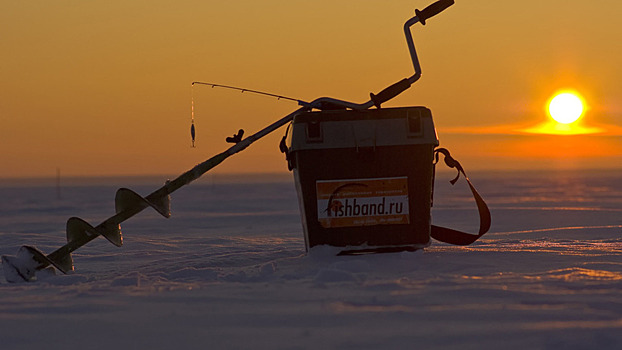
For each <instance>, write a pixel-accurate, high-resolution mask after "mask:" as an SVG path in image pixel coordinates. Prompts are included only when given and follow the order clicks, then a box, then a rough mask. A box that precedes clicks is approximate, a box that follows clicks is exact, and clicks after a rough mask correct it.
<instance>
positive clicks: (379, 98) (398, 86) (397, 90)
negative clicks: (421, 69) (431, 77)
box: [369, 78, 411, 108]
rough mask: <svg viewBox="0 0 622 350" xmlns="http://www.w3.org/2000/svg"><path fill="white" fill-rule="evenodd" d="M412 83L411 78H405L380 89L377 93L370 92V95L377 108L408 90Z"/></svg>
mask: <svg viewBox="0 0 622 350" xmlns="http://www.w3.org/2000/svg"><path fill="white" fill-rule="evenodd" d="M410 85H411V83H410V80H409V79H408V78H405V79H402V80H400V81H398V82H397V83H395V84H393V85H391V86H389V87H387V88H385V89H384V90H382V91H380V92H379V93H378V94H377V95H375V94H373V93H371V94H369V97H370V98H371V100H372V102H373V103H374V106H376V108H380V105H381V104H383V103H385V102H387V101H388V100H390V99H392V98H393V97H395V96H397V95H399V94H401V93H402V92H404V91H406V90H407V89H408V88H409V87H410Z"/></svg>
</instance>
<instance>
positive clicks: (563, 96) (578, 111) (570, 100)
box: [549, 92, 584, 124]
mask: <svg viewBox="0 0 622 350" xmlns="http://www.w3.org/2000/svg"><path fill="white" fill-rule="evenodd" d="M583 110H584V107H583V99H582V98H581V97H580V96H579V95H578V94H577V93H574V92H562V93H558V94H557V95H555V97H553V98H552V99H551V102H549V114H550V115H551V118H553V119H554V120H555V121H556V122H558V123H561V124H572V123H574V122H576V121H577V120H578V119H579V118H581V115H582V114H583Z"/></svg>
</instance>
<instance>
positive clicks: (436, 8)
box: [415, 0, 454, 25]
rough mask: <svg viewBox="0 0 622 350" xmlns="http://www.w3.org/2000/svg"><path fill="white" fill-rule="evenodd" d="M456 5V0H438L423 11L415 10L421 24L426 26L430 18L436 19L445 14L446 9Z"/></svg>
mask: <svg viewBox="0 0 622 350" xmlns="http://www.w3.org/2000/svg"><path fill="white" fill-rule="evenodd" d="M453 4H454V0H438V1H437V2H435V3H433V4H432V5H430V6H428V7H426V8H424V9H423V10H421V11H419V10H415V15H416V16H417V17H418V18H419V22H421V24H423V25H425V21H426V20H427V19H428V18H431V17H434V16H436V15H438V14H439V13H441V12H443V11H444V10H445V9H446V8H448V7H449V6H451V5H453Z"/></svg>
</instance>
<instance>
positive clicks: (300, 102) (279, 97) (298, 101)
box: [192, 81, 309, 106]
mask: <svg viewBox="0 0 622 350" xmlns="http://www.w3.org/2000/svg"><path fill="white" fill-rule="evenodd" d="M194 84H197V85H207V86H211V87H212V88H215V87H218V88H224V89H231V90H237V91H240V92H242V93H245V92H250V93H253V94H258V95H264V96H270V97H276V98H277V100H288V101H294V102H296V103H298V105H299V106H307V105H308V104H309V103H308V102H305V101H303V100H299V99H297V98H292V97H287V96H283V95H277V94H273V93H269V92H264V91H259V90H252V89H245V88H241V87H235V86H229V85H222V84H214V83H205V82H202V81H193V82H192V85H193V86H194Z"/></svg>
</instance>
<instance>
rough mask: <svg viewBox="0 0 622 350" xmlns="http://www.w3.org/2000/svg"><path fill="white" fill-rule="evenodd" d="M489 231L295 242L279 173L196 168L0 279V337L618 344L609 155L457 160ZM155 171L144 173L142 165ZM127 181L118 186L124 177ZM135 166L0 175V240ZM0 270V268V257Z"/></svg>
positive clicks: (444, 196) (293, 207)
mask: <svg viewBox="0 0 622 350" xmlns="http://www.w3.org/2000/svg"><path fill="white" fill-rule="evenodd" d="M453 175H454V174H453V173H452V174H440V175H439V177H438V178H437V181H436V192H435V207H434V210H433V215H434V220H433V221H434V222H435V223H436V224H439V225H445V226H449V227H453V228H458V229H465V230H471V231H475V230H476V229H477V224H478V223H477V213H476V209H475V205H474V203H473V202H472V199H471V198H470V193H469V191H468V187H467V186H466V184H465V183H464V181H463V180H461V181H460V182H458V184H457V185H456V186H455V187H453V188H452V187H451V186H450V185H449V184H448V180H449V179H451V178H452V177H453ZM471 179H472V180H473V182H474V184H475V185H476V186H477V187H478V189H479V190H480V192H481V194H482V195H483V196H484V198H485V199H486V200H487V202H488V204H489V205H490V208H491V211H492V218H493V225H492V229H491V233H489V234H487V235H486V236H484V238H483V239H481V240H480V241H478V242H476V243H475V244H473V245H472V246H469V247H454V246H449V245H445V244H440V243H437V242H434V243H433V244H432V246H431V247H429V248H426V249H425V250H424V251H418V252H413V253H407V252H405V253H394V254H377V255H366V256H346V257H337V256H334V253H335V251H334V249H331V248H326V247H320V248H317V249H313V250H312V252H311V254H305V248H304V239H303V235H302V227H301V223H300V216H299V212H298V207H297V199H296V193H295V188H294V185H293V182H292V180H291V179H290V178H289V177H285V178H283V177H281V176H276V177H273V178H269V181H265V178H263V180H262V181H252V180H249V179H247V180H246V181H228V179H227V178H226V177H220V178H218V177H215V176H209V177H207V178H206V179H202V180H200V181H199V182H198V183H195V184H192V185H190V186H189V187H186V188H183V189H181V190H179V191H178V192H176V193H175V194H173V196H172V211H173V217H172V218H171V219H168V220H166V219H163V218H162V217H161V216H159V214H157V213H156V212H154V211H145V212H143V213H141V214H139V215H138V216H137V217H135V218H133V219H130V220H129V221H127V222H126V223H124V224H123V225H122V227H123V233H124V246H123V247H121V248H117V247H114V246H113V245H111V244H110V243H109V242H108V241H106V240H105V239H103V238H98V239H96V240H95V241H93V242H91V243H90V244H88V245H87V246H85V247H83V248H81V249H79V250H78V251H76V252H75V253H74V254H73V257H74V263H75V266H76V271H75V273H73V274H70V275H59V274H57V275H52V274H49V273H47V272H44V273H40V274H39V275H38V279H39V280H38V281H37V282H34V283H23V284H8V283H6V282H5V281H4V276H3V275H0V280H1V282H0V347H1V348H2V349H34V348H39V347H45V348H47V349H74V348H86V349H111V348H113V349H138V348H141V349H172V348H176V349H194V348H202V349H320V348H321V349H409V348H423V349H498V348H504V349H619V348H622V298H621V292H622V258H621V250H622V232H621V230H622V215H621V214H622V213H621V212H622V181H621V180H622V172H598V173H595V174H590V173H587V172H574V173H573V172H561V171H560V172H547V173H542V172H540V173H536V172H533V173H528V172H519V173H516V172H515V173H509V172H508V173H503V172H499V173H494V174H486V173H473V174H471ZM158 181H160V180H158ZM132 184H134V186H132ZM159 185H160V183H158V182H154V181H153V180H152V179H137V178H135V179H90V180H89V181H86V180H81V181H78V180H75V179H74V180H71V179H64V180H63V186H62V188H61V191H60V198H59V196H58V193H57V189H56V188H55V186H54V180H48V181H44V180H38V181H4V182H0V196H1V198H3V201H2V202H1V203H0V213H1V214H0V254H3V255H14V254H15V253H16V252H17V250H18V249H19V247H20V246H21V245H23V244H30V245H34V246H36V247H37V248H39V249H41V250H42V251H44V252H46V253H49V252H51V251H53V250H54V249H56V248H58V247H60V246H61V245H63V244H64V243H65V231H64V229H65V222H66V220H67V219H68V218H69V217H71V216H78V217H81V218H83V219H85V220H87V221H89V222H91V223H92V224H98V223H99V222H101V221H103V220H104V219H105V218H107V217H108V216H110V215H111V214H112V213H113V210H114V203H113V198H114V193H115V191H116V188H117V187H130V188H132V189H134V190H136V191H137V192H138V193H141V194H143V195H146V194H148V193H150V192H151V191H153V190H154V189H156V188H157V187H159ZM0 273H2V272H0Z"/></svg>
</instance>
